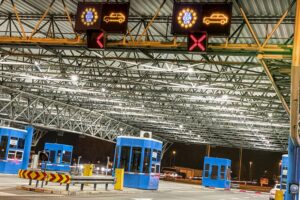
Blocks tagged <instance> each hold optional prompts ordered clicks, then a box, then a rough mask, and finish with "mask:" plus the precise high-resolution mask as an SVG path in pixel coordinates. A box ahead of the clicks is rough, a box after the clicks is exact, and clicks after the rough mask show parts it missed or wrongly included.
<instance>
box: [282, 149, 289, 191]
mask: <svg viewBox="0 0 300 200" xmlns="http://www.w3.org/2000/svg"><path fill="white" fill-rule="evenodd" d="M288 165H289V157H288V154H284V155H282V160H281V173H280V189H281V190H286V185H287V175H288Z"/></svg>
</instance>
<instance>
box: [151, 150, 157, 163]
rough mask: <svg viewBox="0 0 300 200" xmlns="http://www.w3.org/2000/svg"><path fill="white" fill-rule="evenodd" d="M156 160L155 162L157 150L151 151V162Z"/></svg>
mask: <svg viewBox="0 0 300 200" xmlns="http://www.w3.org/2000/svg"><path fill="white" fill-rule="evenodd" d="M156 160H157V150H155V149H153V153H152V161H156Z"/></svg>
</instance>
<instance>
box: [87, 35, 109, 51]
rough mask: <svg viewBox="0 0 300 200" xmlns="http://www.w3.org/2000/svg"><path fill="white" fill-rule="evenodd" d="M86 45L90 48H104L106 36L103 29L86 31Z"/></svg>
mask: <svg viewBox="0 0 300 200" xmlns="http://www.w3.org/2000/svg"><path fill="white" fill-rule="evenodd" d="M86 35H87V47H88V48H92V49H104V48H105V42H106V37H105V33H104V32H103V31H88V32H87V33H86Z"/></svg>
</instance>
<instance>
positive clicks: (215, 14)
mask: <svg viewBox="0 0 300 200" xmlns="http://www.w3.org/2000/svg"><path fill="white" fill-rule="evenodd" d="M202 16H203V18H202V20H201V22H202V23H201V30H202V31H206V32H207V34H208V35H212V36H229V34H230V26H231V16H232V3H211V4H204V5H203V13H202Z"/></svg>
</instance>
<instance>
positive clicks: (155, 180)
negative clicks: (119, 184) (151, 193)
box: [124, 173, 159, 190]
mask: <svg viewBox="0 0 300 200" xmlns="http://www.w3.org/2000/svg"><path fill="white" fill-rule="evenodd" d="M158 186H159V175H157V174H151V175H150V174H139V173H125V174H124V187H129V188H137V189H144V190H157V189H158Z"/></svg>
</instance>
